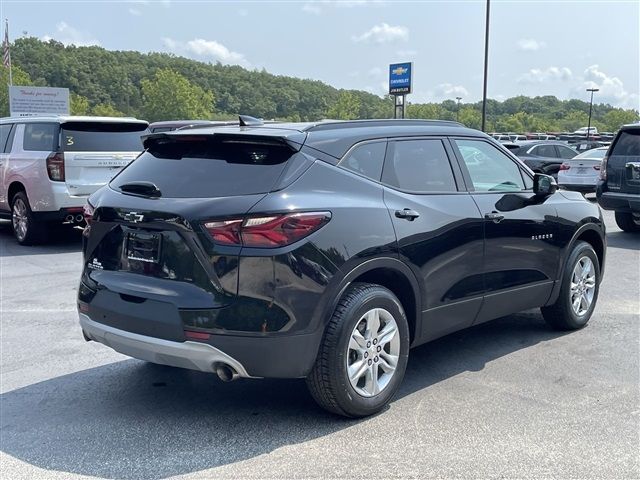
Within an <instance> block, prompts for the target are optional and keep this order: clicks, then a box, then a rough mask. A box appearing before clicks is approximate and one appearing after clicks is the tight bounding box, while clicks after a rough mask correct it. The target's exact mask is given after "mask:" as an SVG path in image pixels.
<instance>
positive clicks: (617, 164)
mask: <svg viewBox="0 0 640 480" xmlns="http://www.w3.org/2000/svg"><path fill="white" fill-rule="evenodd" d="M607 188H608V189H609V190H612V191H616V192H621V193H632V194H640V127H631V128H629V127H626V128H625V127H623V128H622V129H621V130H620V132H619V133H618V135H617V137H616V139H615V140H614V142H613V144H612V145H611V147H610V149H609V152H608V157H607Z"/></svg>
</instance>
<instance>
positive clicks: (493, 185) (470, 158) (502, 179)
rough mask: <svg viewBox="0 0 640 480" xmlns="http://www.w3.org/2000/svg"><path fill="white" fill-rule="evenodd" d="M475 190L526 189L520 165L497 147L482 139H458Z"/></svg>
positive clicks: (505, 190) (507, 190) (457, 142)
mask: <svg viewBox="0 0 640 480" xmlns="http://www.w3.org/2000/svg"><path fill="white" fill-rule="evenodd" d="M455 143H456V145H457V146H458V149H459V150H460V153H461V154H462V158H463V159H464V163H465V165H466V166H467V170H468V171H469V176H470V177H471V181H472V183H473V187H474V188H475V190H477V191H479V192H494V191H495V192H513V191H520V190H524V183H523V180H522V175H521V174H520V167H518V165H516V163H515V162H514V161H513V160H511V159H510V158H509V157H508V156H506V155H505V154H504V153H502V152H501V151H499V150H498V149H497V148H495V147H493V146H492V145H490V144H488V143H487V142H483V141H480V140H456V141H455Z"/></svg>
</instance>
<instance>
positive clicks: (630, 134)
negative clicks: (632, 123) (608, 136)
mask: <svg viewBox="0 0 640 480" xmlns="http://www.w3.org/2000/svg"><path fill="white" fill-rule="evenodd" d="M611 155H621V156H625V157H637V156H640V129H636V130H623V131H622V132H620V136H619V137H618V140H616V143H615V145H614V146H613V152H611Z"/></svg>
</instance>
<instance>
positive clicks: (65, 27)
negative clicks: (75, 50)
mask: <svg viewBox="0 0 640 480" xmlns="http://www.w3.org/2000/svg"><path fill="white" fill-rule="evenodd" d="M51 39H54V40H57V41H58V42H60V43H63V44H65V45H76V46H77V47H86V46H89V45H100V42H99V41H98V40H96V39H95V38H93V36H92V35H91V34H90V33H88V32H82V31H80V30H77V29H75V28H73V27H72V26H71V25H69V24H68V23H66V22H59V23H58V24H57V25H56V33H55V34H53V35H45V36H44V37H42V40H43V41H45V42H47V41H49V40H51Z"/></svg>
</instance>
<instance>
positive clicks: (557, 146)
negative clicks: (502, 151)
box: [509, 140, 578, 179]
mask: <svg viewBox="0 0 640 480" xmlns="http://www.w3.org/2000/svg"><path fill="white" fill-rule="evenodd" d="M517 145H518V147H517V148H515V147H511V148H509V150H511V152H513V153H515V154H516V155H517V156H518V158H520V159H521V160H522V161H523V162H524V163H525V165H526V166H527V167H529V168H530V169H531V170H533V172H534V173H544V174H547V175H552V176H553V177H554V178H556V179H557V178H558V171H559V170H560V165H562V162H563V161H564V160H567V159H569V158H573V157H575V156H576V155H577V154H578V152H576V151H575V150H574V149H572V148H571V147H568V146H567V144H565V143H563V142H554V141H546V140H529V141H526V142H519V143H518V144H517Z"/></svg>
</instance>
